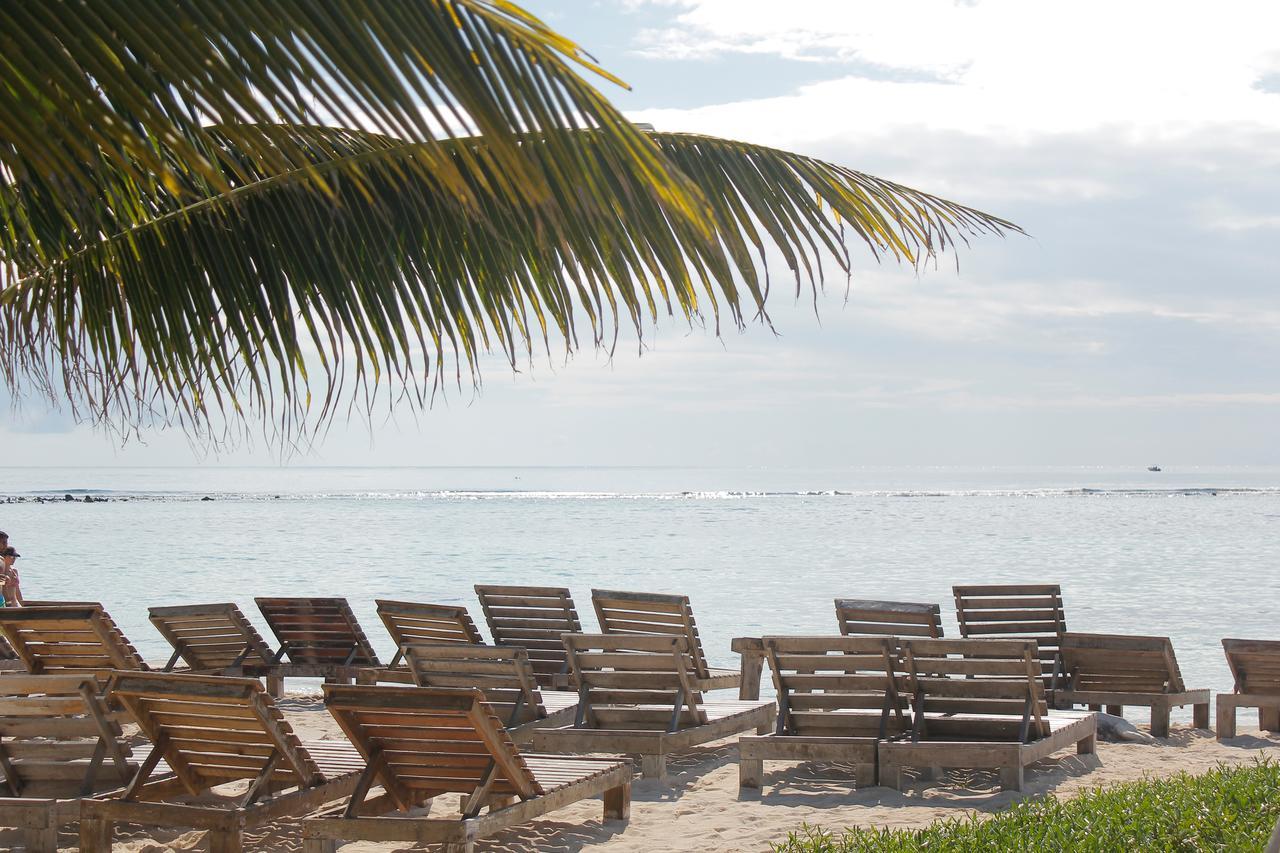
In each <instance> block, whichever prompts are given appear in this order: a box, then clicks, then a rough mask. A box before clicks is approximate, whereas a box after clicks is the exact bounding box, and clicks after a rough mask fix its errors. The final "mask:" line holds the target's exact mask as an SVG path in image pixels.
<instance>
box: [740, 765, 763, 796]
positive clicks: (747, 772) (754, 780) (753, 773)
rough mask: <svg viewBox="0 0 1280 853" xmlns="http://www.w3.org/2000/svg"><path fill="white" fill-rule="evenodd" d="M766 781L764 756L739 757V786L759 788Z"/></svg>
mask: <svg viewBox="0 0 1280 853" xmlns="http://www.w3.org/2000/svg"><path fill="white" fill-rule="evenodd" d="M763 782H764V759H763V758H739V759H738V787H739V788H757V789H758V788H759V787H760V785H761V784H763Z"/></svg>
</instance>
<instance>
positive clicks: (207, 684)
mask: <svg viewBox="0 0 1280 853" xmlns="http://www.w3.org/2000/svg"><path fill="white" fill-rule="evenodd" d="M108 690H109V692H110V695H111V697H112V699H113V701H118V702H120V703H121V704H123V705H124V707H125V708H126V709H127V710H128V711H129V713H130V714H131V715H132V716H133V719H135V720H136V721H137V723H138V726H139V728H141V729H142V731H143V733H144V734H145V735H146V736H147V738H148V739H150V741H151V743H152V744H154V748H153V750H152V754H151V756H150V757H148V759H147V761H146V762H145V763H144V764H143V766H142V768H141V769H140V770H139V773H138V776H137V777H135V779H134V781H133V782H132V783H131V784H130V788H129V791H127V792H126V794H125V798H126V799H131V798H133V797H135V796H138V794H139V793H140V792H141V791H142V785H143V783H144V782H145V781H146V778H147V776H148V774H149V773H150V772H151V770H152V768H154V766H155V765H154V762H155V761H157V760H159V759H160V758H163V760H164V762H165V763H166V764H168V765H169V767H170V768H172V770H173V772H174V773H175V774H177V776H178V779H179V780H180V781H181V782H182V784H183V786H184V787H185V788H186V789H187V792H188V793H190V794H192V795H195V794H199V793H200V792H202V791H206V790H208V789H210V788H213V787H216V786H218V785H222V784H225V783H227V782H232V781H235V780H238V779H240V780H243V779H248V780H251V781H252V784H251V785H250V788H249V791H248V792H247V793H246V795H245V797H244V800H242V802H241V805H242V807H247V806H248V805H251V804H252V803H253V802H254V801H256V800H257V799H258V797H260V796H261V795H262V794H263V793H265V792H266V791H267V789H268V787H269V786H270V785H272V784H276V785H284V786H289V785H297V786H299V787H311V786H314V785H318V784H320V783H321V782H323V781H325V780H324V776H323V774H322V773H321V771H320V769H319V768H318V767H317V766H316V763H315V761H314V760H313V759H312V757H311V755H310V754H308V752H307V750H306V748H305V747H304V746H303V745H302V743H301V742H300V741H299V740H298V738H297V736H296V735H294V733H293V729H292V728H291V727H290V726H289V723H288V721H287V720H285V718H284V714H282V713H281V712H280V710H279V709H278V708H276V706H275V703H273V702H272V700H271V697H270V696H269V695H268V694H267V692H266V690H264V689H263V687H262V683H261V682H260V681H258V680H257V679H255V678H227V677H222V676H207V675H190V674H172V673H158V672H140V673H117V674H116V675H115V676H113V677H112V680H111V683H110V684H109V685H108ZM144 798H145V797H144Z"/></svg>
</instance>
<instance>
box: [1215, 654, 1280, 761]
mask: <svg viewBox="0 0 1280 853" xmlns="http://www.w3.org/2000/svg"><path fill="white" fill-rule="evenodd" d="M1222 650H1223V651H1224V652H1226V655H1227V665H1228V666H1229V667H1231V677H1232V678H1233V679H1235V692H1233V693H1219V694H1218V740H1222V739H1223V738H1228V737H1235V736H1236V709H1237V708H1257V709H1258V728H1260V729H1262V730H1263V731H1268V732H1280V641H1277V640H1230V639H1228V640H1223V641H1222Z"/></svg>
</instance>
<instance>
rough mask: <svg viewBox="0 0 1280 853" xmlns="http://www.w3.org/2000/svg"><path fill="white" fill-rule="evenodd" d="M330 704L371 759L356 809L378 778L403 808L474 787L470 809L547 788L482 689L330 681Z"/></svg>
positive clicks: (326, 700)
mask: <svg viewBox="0 0 1280 853" xmlns="http://www.w3.org/2000/svg"><path fill="white" fill-rule="evenodd" d="M324 703H325V707H327V708H328V709H329V713H331V714H332V715H333V717H334V719H335V720H337V722H338V725H339V726H340V727H341V728H342V731H343V732H344V733H345V734H346V735H347V738H348V739H350V741H351V743H352V744H354V745H355V747H356V749H357V750H359V751H360V754H361V755H362V756H364V759H365V761H366V762H367V763H368V768H367V770H366V773H365V776H364V777H363V778H362V779H361V781H360V784H359V785H358V786H357V789H356V795H355V796H353V797H352V800H351V804H352V805H351V809H350V810H349V813H354V810H355V807H357V806H358V805H359V802H360V800H361V799H363V797H364V795H365V792H367V791H368V788H369V786H370V785H372V784H380V785H382V787H383V789H384V790H385V791H386V792H387V794H388V796H390V797H391V799H392V800H393V801H394V803H395V804H396V806H398V807H399V808H400V809H409V808H412V807H413V806H415V805H418V804H420V803H421V802H422V801H424V800H426V799H428V798H430V797H434V796H438V795H440V794H446V793H460V794H467V795H469V799H468V804H467V807H466V808H467V812H466V814H468V816H471V815H474V814H475V813H476V812H478V811H479V809H480V807H481V806H483V805H484V804H485V802H486V801H487V800H488V799H490V798H492V797H512V796H516V797H520V798H521V799H529V798H531V797H534V796H538V795H541V794H542V793H544V791H543V789H542V787H541V786H540V785H539V784H538V781H537V780H536V779H535V778H534V776H533V773H532V772H531V771H530V770H529V767H528V766H527V765H526V764H525V761H524V758H523V757H522V756H521V755H520V751H519V750H518V749H516V747H515V744H513V743H512V742H511V738H510V737H509V736H508V735H507V733H506V731H505V730H504V729H503V727H502V723H501V722H500V721H499V719H498V717H497V716H495V715H494V713H493V709H492V708H490V707H489V706H488V704H487V703H486V702H484V695H483V693H481V691H480V690H478V689H475V688H452V689H451V688H434V687H433V688H426V687H399V686H384V685H378V686H364V685H345V684H326V685H324Z"/></svg>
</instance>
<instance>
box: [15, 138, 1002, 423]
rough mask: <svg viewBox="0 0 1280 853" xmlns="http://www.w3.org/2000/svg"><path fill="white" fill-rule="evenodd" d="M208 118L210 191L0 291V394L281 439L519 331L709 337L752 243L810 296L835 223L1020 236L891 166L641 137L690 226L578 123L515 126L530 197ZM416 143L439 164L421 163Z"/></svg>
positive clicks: (417, 390) (897, 251) (748, 261)
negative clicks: (660, 326) (211, 124)
mask: <svg viewBox="0 0 1280 853" xmlns="http://www.w3.org/2000/svg"><path fill="white" fill-rule="evenodd" d="M255 133H256V134H259V135H260V138H259V139H258V140H257V141H256V142H255V144H254V145H252V146H249V147H248V148H243V149H242V148H241V147H240V144H241V141H242V140H243V139H245V138H247V137H250V136H253V135H254V134H255ZM206 134H207V138H208V140H209V141H208V144H209V145H210V146H213V147H216V148H217V149H218V155H217V157H216V158H215V162H218V163H220V164H224V166H223V167H224V168H225V170H226V172H225V177H226V180H227V182H228V183H229V184H231V185H233V186H234V189H233V190H232V191H231V192H230V193H218V192H216V191H214V190H213V187H214V186H216V184H217V182H214V181H210V182H208V183H207V184H206V185H205V186H206V188H207V190H206V193H205V196H204V197H203V198H199V199H196V200H190V199H189V196H190V194H191V193H194V192H195V191H196V190H197V189H198V188H199V185H198V184H196V183H194V182H193V183H192V184H190V185H189V186H187V187H183V188H182V189H181V191H179V192H177V193H171V192H169V191H168V190H166V189H164V188H158V189H157V191H156V192H155V193H154V194H153V195H152V196H150V197H148V198H146V199H144V201H145V202H146V204H145V205H144V207H146V209H147V210H149V211H150V213H149V218H146V219H145V221H138V222H136V223H135V224H128V223H129V220H128V218H127V217H126V218H122V219H121V220H119V221H120V222H121V223H123V224H125V225H127V227H124V228H122V229H121V230H118V231H116V232H115V233H112V234H110V235H109V236H105V237H99V238H98V239H96V240H88V239H85V240H82V244H81V245H80V246H79V247H78V248H76V249H75V251H74V252H71V253H69V254H66V255H65V256H64V257H61V258H58V259H56V260H54V261H52V262H50V263H47V264H45V265H43V266H41V267H40V268H39V269H38V271H36V272H34V273H31V274H29V275H27V276H25V277H24V278H22V279H21V280H20V281H17V282H16V283H13V284H11V285H10V286H9V287H7V288H5V289H4V290H3V291H0V370H2V371H3V372H4V374H5V376H6V378H7V379H8V381H9V383H10V385H11V386H16V385H20V384H23V382H24V381H25V382H27V383H31V382H35V383H36V384H38V385H39V386H40V387H42V388H44V389H45V390H46V391H47V392H49V393H53V394H57V395H65V396H66V397H69V398H70V399H71V400H72V401H73V402H74V403H75V404H77V405H79V406H81V407H82V409H83V413H84V414H85V415H86V416H88V417H90V418H93V419H96V420H99V421H108V422H112V423H117V424H120V425H123V426H125V427H126V428H128V427H136V426H137V425H139V424H141V423H143V422H145V421H147V420H148V419H157V418H158V419H159V420H161V421H172V422H176V423H179V424H181V425H182V426H184V427H187V428H194V429H201V428H203V427H205V426H207V425H208V424H209V423H211V422H213V421H214V420H216V419H218V418H221V417H223V416H226V415H231V416H232V418H233V419H235V418H236V417H245V418H250V419H252V418H251V417H250V415H249V413H257V415H258V416H260V417H262V418H265V419H266V420H267V422H268V423H270V424H271V425H273V428H275V429H277V430H278V431H279V434H280V435H282V436H290V437H291V436H295V435H297V434H299V432H301V431H303V430H305V429H306V428H308V427H314V426H316V425H323V424H324V423H325V422H326V421H327V419H328V418H329V417H330V416H331V415H332V413H333V412H334V406H335V405H337V404H338V403H339V402H340V400H341V399H343V398H344V396H345V397H347V398H349V399H364V400H368V399H370V397H371V395H372V394H373V393H374V391H375V390H376V389H378V388H383V387H387V386H396V387H397V388H398V389H401V390H402V391H403V392H404V393H407V394H409V396H411V397H412V398H413V399H415V400H416V401H417V402H418V403H420V404H421V403H425V402H426V401H427V400H428V399H429V397H430V394H431V393H432V391H433V390H434V388H435V387H436V383H439V382H441V381H444V380H445V379H446V378H447V377H449V376H450V375H451V374H450V373H449V372H448V371H447V370H446V369H445V365H446V364H447V363H448V361H449V360H450V359H454V360H455V361H456V363H455V365H454V370H453V372H452V376H453V377H455V378H460V377H461V376H462V375H464V374H470V375H472V376H476V375H477V372H478V369H479V364H480V356H481V354H483V353H484V352H487V351H493V350H496V351H500V352H502V353H504V354H505V356H506V358H507V359H508V360H509V361H511V362H512V363H515V362H516V360H517V359H518V358H520V357H522V356H524V355H528V354H531V353H532V352H533V349H534V347H535V346H538V347H540V348H543V349H549V348H550V347H551V346H552V345H553V344H554V345H558V346H563V347H564V348H565V349H566V350H572V349H574V348H575V347H577V346H580V345H582V344H584V343H586V344H589V345H596V346H599V345H607V344H608V343H609V342H610V341H611V340H612V339H613V336H614V335H616V333H617V331H618V329H619V327H620V325H621V324H624V323H625V324H626V325H628V326H631V327H633V328H634V329H635V330H636V332H637V333H638V334H641V335H643V334H644V333H645V330H646V326H647V324H649V323H652V322H654V321H656V320H657V319H658V318H659V317H660V316H661V315H662V314H668V315H672V314H674V315H678V316H680V317H681V318H682V321H684V322H692V321H700V320H702V319H704V318H705V319H708V320H710V321H712V322H714V323H715V324H716V326H717V329H718V325H719V322H720V317H721V313H722V311H723V312H725V313H727V316H728V318H729V319H730V322H732V323H733V324H735V325H742V324H743V323H744V322H745V320H746V318H747V317H749V316H750V315H752V314H757V315H760V316H762V317H764V316H765V307H766V306H765V303H766V296H767V286H766V285H764V284H763V282H764V281H766V279H765V277H764V274H765V269H766V268H765V265H764V258H765V252H766V249H767V247H769V246H770V245H772V246H776V247H777V248H778V250H779V251H780V252H781V254H782V257H783V258H784V262H785V263H786V264H787V266H788V267H789V268H790V269H791V271H792V272H793V273H794V275H795V278H796V282H797V285H798V286H799V285H800V284H801V283H802V282H805V281H807V282H809V283H810V284H811V285H814V286H817V285H819V284H820V283H821V281H822V275H823V266H822V265H823V263H824V261H825V262H826V263H830V264H833V265H834V266H835V268H837V269H839V270H841V271H842V272H845V273H847V272H848V271H849V270H850V268H851V262H850V258H849V255H848V251H847V246H846V242H845V237H844V234H845V229H848V230H851V231H852V232H853V233H854V234H855V235H856V236H857V238H859V239H860V240H861V241H862V242H863V243H865V245H867V246H868V247H869V248H870V249H871V251H872V252H874V253H875V254H876V255H877V256H882V255H883V256H888V257H894V258H898V259H900V260H904V261H907V262H917V261H919V260H921V259H923V258H927V257H930V256H932V255H934V254H935V253H938V252H941V251H944V250H946V249H948V248H951V247H953V245H954V244H955V242H956V241H957V240H961V241H962V240H964V239H965V238H966V237H967V236H969V235H973V234H981V233H993V234H1002V233H1006V232H1009V231H1017V230H1018V229H1017V227H1016V226H1014V225H1012V224H1011V223H1008V222H1006V221H1004V220H1001V219H999V218H996V217H993V216H989V215H987V214H984V213H981V212H979V211H976V210H973V209H971V208H967V207H964V206H961V205H957V204H954V203H951V202H947V201H945V200H942V199H938V198H936V197H933V196H930V195H928V194H926V193H922V192H919V191H916V190H913V189H910V188H907V187H903V186H900V185H898V184H894V183H892V182H889V181H884V180H881V179H878V178H874V177H871V176H869V175H865V174H862V173H859V172H855V171H852V170H849V169H845V168H842V167H839V166H833V165H831V164H828V163H824V162H822V161H819V160H815V159H812V158H808V157H803V156H799V155H795V154H790V153H787V152H782V151H777V150H775V149H769V148H764V147H761V146H754V145H749V144H745V143H739V142H731V141H726V140H722V139H715V138H711V137H706V136H694V135H683V134H661V133H659V134H652V135H651V141H646V144H651V145H652V147H653V150H654V151H656V152H658V157H659V158H660V160H662V161H664V162H665V163H668V164H670V165H669V166H668V168H670V169H672V170H673V171H674V172H675V173H676V174H677V175H679V176H680V180H681V181H687V182H688V183H689V184H690V185H691V186H692V187H693V188H694V192H695V193H696V194H697V195H699V196H701V197H702V198H703V199H705V204H706V205H707V210H708V211H709V214H708V215H707V216H706V222H707V223H708V224H709V227H708V226H707V225H700V224H699V223H697V222H693V221H691V220H690V218H689V217H688V216H686V215H685V213H686V211H684V210H683V209H682V208H681V207H680V206H679V205H678V204H676V203H675V202H673V200H672V199H671V198H670V197H669V196H668V195H667V194H665V193H663V192H662V191H661V190H660V188H655V186H654V185H653V183H652V182H651V181H650V180H649V179H648V176H646V175H645V174H643V173H632V172H628V171H626V170H622V169H615V168H611V167H609V165H608V162H609V160H610V158H611V157H612V156H613V152H612V149H611V140H610V139H609V138H608V136H607V134H605V133H603V132H601V131H595V130H592V131H580V132H578V133H577V134H574V135H573V138H572V139H569V140H565V139H559V138H556V136H557V135H556V134H546V133H540V134H526V135H523V136H522V137H520V138H519V139H518V143H517V149H518V153H519V156H520V157H521V158H523V159H525V160H526V161H528V163H529V164H530V168H531V169H533V170H535V171H539V172H543V173H545V174H561V175H562V179H557V180H554V181H551V182H549V184H548V189H549V191H550V195H549V196H548V197H546V198H543V199H539V200H536V201H535V200H531V199H529V198H527V197H526V196H524V195H523V194H520V193H515V192H509V191H507V190H504V189H503V184H502V182H501V181H500V180H498V177H499V176H498V175H496V174H495V172H494V170H496V169H499V168H501V166H500V162H501V161H500V159H498V158H495V157H493V156H491V151H490V149H491V146H492V142H491V140H490V139H489V138H488V137H474V138H467V139H458V140H452V141H435V142H432V143H418V142H411V141H403V140H398V139H394V138H391V137H388V136H384V135H379V134H373V133H366V132H356V131H342V130H334V129H331V128H322V127H299V126H291V127H287V128H286V127H281V126H278V125H273V126H269V127H261V128H256V129H255V128H252V127H249V126H244V125H241V126H237V127H236V128H235V132H234V133H231V132H226V131H225V129H223V128H211V129H208V130H207V131H206ZM284 138H287V139H288V140H289V142H288V145H287V146H286V147H285V148H284V149H282V150H281V151H279V152H277V153H276V155H274V156H273V158H259V156H258V152H259V150H260V148H261V147H262V145H264V144H270V142H273V141H278V140H280V139H284ZM264 140H265V141H266V142H264ZM566 145H568V146H571V147H572V149H573V151H574V158H573V159H572V160H571V161H569V162H568V163H566V161H565V160H564V155H563V151H564V150H565V146H566ZM437 150H439V151H443V152H444V156H445V159H447V160H448V164H447V166H439V167H438V168H437V167H436V166H435V165H432V166H431V167H430V168H424V167H423V164H424V163H431V164H434V163H435V162H436V160H435V159H433V158H434V156H435V155H434V152H435V151H437ZM276 157H278V158H283V160H284V162H285V163H286V168H284V169H283V170H276V169H275V168H274V166H273V165H271V164H274V163H275V162H277V159H275V158H276ZM103 168H106V167H105V166H104V167H103ZM573 170H577V171H573ZM437 171H438V172H439V173H440V174H437ZM577 174H583V175H590V176H597V177H599V179H600V181H601V182H600V183H598V184H594V185H590V184H585V183H582V182H580V181H577V180H575V175H577ZM352 175H357V176H358V178H352V177H351V176H352ZM459 179H460V180H461V181H462V182H463V185H464V188H463V191H462V192H461V193H460V192H458V191H457V190H456V187H455V186H454V184H455V182H456V181H457V180H459ZM9 205H10V207H11V209H13V210H16V211H20V212H21V213H22V216H23V218H24V220H26V221H29V222H35V223H49V222H56V221H57V213H58V209H59V205H60V201H59V198H58V196H57V194H56V193H55V192H51V191H49V190H47V188H44V187H39V186H36V185H22V186H18V187H16V188H15V190H14V192H12V193H11V194H10V197H9ZM42 227H43V226H42ZM37 230H38V229H37ZM708 233H709V234H710V238H708ZM46 239H48V240H49V242H50V244H51V245H52V243H53V241H54V240H55V239H56V235H54V234H51V235H50V236H49V237H48V238H46ZM345 382H351V383H353V385H351V386H348V387H346V388H345V389H344V385H343V383H345ZM361 391H363V393H361ZM313 394H314V395H315V396H316V397H317V398H318V399H319V400H320V401H321V402H319V403H315V404H313Z"/></svg>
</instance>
